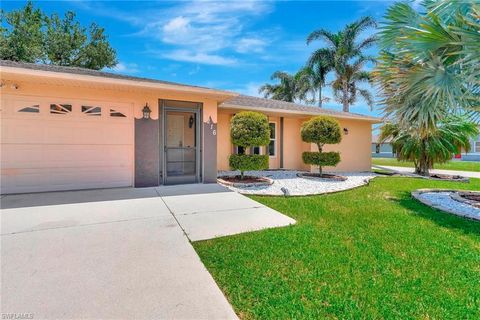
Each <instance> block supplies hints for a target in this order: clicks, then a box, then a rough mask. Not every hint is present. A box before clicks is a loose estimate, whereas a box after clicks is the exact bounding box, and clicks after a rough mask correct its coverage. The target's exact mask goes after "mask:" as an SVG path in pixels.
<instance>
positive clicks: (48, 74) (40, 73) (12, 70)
mask: <svg viewBox="0 0 480 320" xmlns="http://www.w3.org/2000/svg"><path fill="white" fill-rule="evenodd" d="M0 73H2V74H3V73H9V74H18V75H26V76H37V77H45V78H51V79H65V80H79V81H85V82H94V83H104V84H118V85H127V86H136V87H143V88H152V89H162V90H175V91H182V92H189V93H200V94H210V95H217V96H223V97H226V98H230V97H236V96H238V95H239V94H238V93H235V92H230V91H222V90H216V89H208V88H197V87H193V86H192V87H190V86H187V85H185V86H183V85H176V84H168V83H155V82H149V81H142V80H133V79H131V80H130V79H116V78H108V77H102V76H92V75H84V74H75V73H66V72H54V71H45V70H35V69H25V68H17V67H6V66H1V67H0ZM2 78H3V77H2Z"/></svg>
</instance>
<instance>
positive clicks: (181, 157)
mask: <svg viewBox="0 0 480 320" xmlns="http://www.w3.org/2000/svg"><path fill="white" fill-rule="evenodd" d="M198 116H199V115H198V111H193V110H192V111H183V110H165V125H164V139H165V140H164V146H165V147H164V150H165V155H164V159H165V161H164V163H165V167H164V172H165V175H164V183H165V184H179V183H196V182H199V161H198V160H199V149H198V145H199V132H198V129H199V126H198V121H199V117H198Z"/></svg>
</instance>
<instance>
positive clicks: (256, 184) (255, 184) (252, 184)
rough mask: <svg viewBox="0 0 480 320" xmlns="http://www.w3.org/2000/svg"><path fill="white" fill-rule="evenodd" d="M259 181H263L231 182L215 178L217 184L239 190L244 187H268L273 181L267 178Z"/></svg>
mask: <svg viewBox="0 0 480 320" xmlns="http://www.w3.org/2000/svg"><path fill="white" fill-rule="evenodd" d="M261 179H263V180H265V181H263V182H260V181H259V182H247V183H243V182H231V181H227V180H224V179H222V177H218V178H217V182H218V183H220V184H223V185H225V186H231V187H239V188H242V187H243V188H245V187H263V186H269V185H272V184H273V180H272V179H270V178H268V177H261Z"/></svg>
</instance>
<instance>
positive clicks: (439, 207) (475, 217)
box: [411, 189, 480, 221]
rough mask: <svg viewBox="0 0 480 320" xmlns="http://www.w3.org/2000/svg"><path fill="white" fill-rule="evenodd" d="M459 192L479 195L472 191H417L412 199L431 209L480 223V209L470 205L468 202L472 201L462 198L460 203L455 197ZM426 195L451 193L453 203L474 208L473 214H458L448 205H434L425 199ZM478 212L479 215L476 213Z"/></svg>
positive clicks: (413, 193)
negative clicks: (424, 195)
mask: <svg viewBox="0 0 480 320" xmlns="http://www.w3.org/2000/svg"><path fill="white" fill-rule="evenodd" d="M459 192H474V193H478V192H475V191H470V190H453V189H418V190H415V191H413V192H412V193H411V194H412V197H413V198H415V199H416V200H418V201H420V202H421V203H423V204H425V205H427V206H429V207H432V208H435V209H437V210H440V211H444V212H448V213H451V214H454V215H457V216H460V217H464V218H468V219H473V220H477V221H480V209H479V208H476V207H475V206H473V205H471V204H470V203H467V201H470V200H468V199H464V198H462V200H461V201H458V200H457V199H456V198H455V197H454V195H456V194H457V195H458V193H459ZM424 193H450V199H451V200H452V201H455V202H459V203H462V204H464V205H467V206H469V207H471V208H472V210H471V212H472V213H461V212H458V211H457V210H455V209H454V208H451V207H448V206H446V205H439V204H437V203H434V202H432V201H430V200H428V199H425V198H424V197H422V195H423V194H424ZM463 200H466V201H463ZM477 210H478V213H475V212H476V211H477Z"/></svg>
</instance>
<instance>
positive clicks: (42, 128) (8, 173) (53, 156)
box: [1, 96, 134, 193]
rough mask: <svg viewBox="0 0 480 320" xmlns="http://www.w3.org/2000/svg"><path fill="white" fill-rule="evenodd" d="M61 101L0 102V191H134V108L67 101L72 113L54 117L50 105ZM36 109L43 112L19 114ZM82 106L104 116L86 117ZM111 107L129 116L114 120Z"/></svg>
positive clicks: (10, 99) (14, 99)
mask: <svg viewBox="0 0 480 320" xmlns="http://www.w3.org/2000/svg"><path fill="white" fill-rule="evenodd" d="M57 100H58V99H54V98H38V97H32V98H26V97H22V98H20V97H12V96H8V97H2V112H1V113H2V125H1V133H2V137H1V139H2V140H1V150H2V153H1V178H2V180H1V192H2V193H17V192H36V191H54V190H74V189H85V188H103V187H122V186H132V184H133V166H134V163H133V155H134V146H133V143H134V136H133V123H134V121H133V120H134V119H133V108H132V105H131V104H130V105H129V106H128V107H127V104H125V103H113V102H112V103H105V102H102V103H101V102H98V103H97V102H92V101H86V102H82V101H68V103H70V104H71V105H72V111H71V112H70V113H67V114H58V113H50V109H49V108H50V107H49V106H50V103H53V102H55V103H63V102H66V101H63V102H59V101H57ZM52 101H53V102H52ZM35 104H38V105H40V112H19V110H21V108H22V107H23V106H27V105H35ZM82 105H95V106H100V107H101V110H102V114H101V115H100V116H92V115H88V114H85V113H82V108H81V106H82ZM110 106H118V107H116V109H118V111H120V112H122V114H124V115H125V117H112V116H111V113H110V112H109V111H110ZM120 106H122V107H120Z"/></svg>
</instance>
